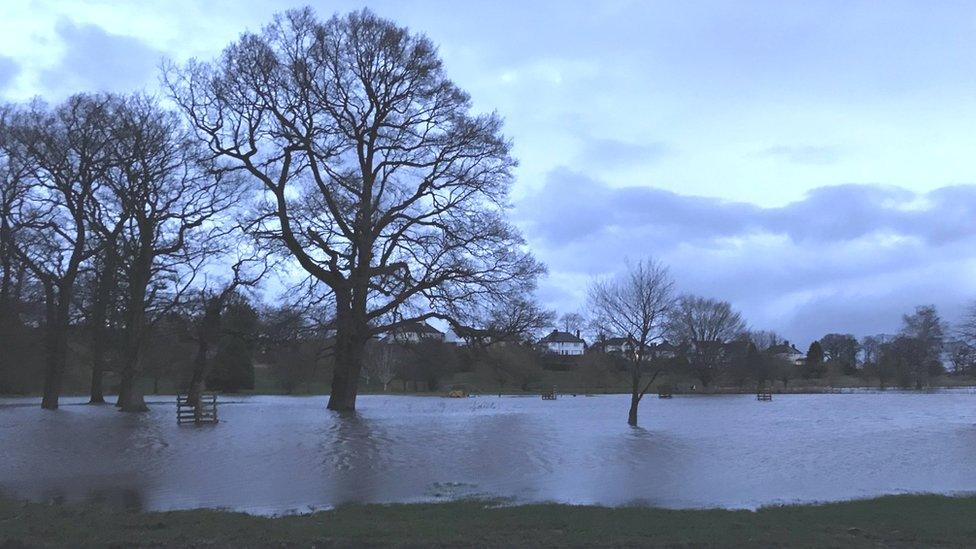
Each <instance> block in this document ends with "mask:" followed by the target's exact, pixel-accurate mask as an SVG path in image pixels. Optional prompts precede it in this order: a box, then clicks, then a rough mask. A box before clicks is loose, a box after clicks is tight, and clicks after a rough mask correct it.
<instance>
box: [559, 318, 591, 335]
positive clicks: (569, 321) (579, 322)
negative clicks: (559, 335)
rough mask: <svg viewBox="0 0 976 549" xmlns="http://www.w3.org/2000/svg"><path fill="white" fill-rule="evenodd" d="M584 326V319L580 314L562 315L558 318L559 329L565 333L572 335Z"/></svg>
mask: <svg viewBox="0 0 976 549" xmlns="http://www.w3.org/2000/svg"><path fill="white" fill-rule="evenodd" d="M584 325H586V318H584V317H583V315H581V314H580V313H564V314H563V315H562V316H560V317H559V327H560V328H562V329H563V331H565V332H569V333H574V332H576V331H577V330H582V329H583V327H584Z"/></svg>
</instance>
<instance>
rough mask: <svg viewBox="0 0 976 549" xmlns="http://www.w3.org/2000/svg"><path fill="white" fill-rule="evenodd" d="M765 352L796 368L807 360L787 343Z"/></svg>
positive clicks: (794, 347) (800, 352)
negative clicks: (786, 361)
mask: <svg viewBox="0 0 976 549" xmlns="http://www.w3.org/2000/svg"><path fill="white" fill-rule="evenodd" d="M766 352H767V353H769V354H771V355H773V356H775V357H777V358H782V359H783V360H788V361H790V362H791V363H792V364H795V365H797V366H802V365H803V363H804V362H806V360H807V356H806V355H805V354H803V352H802V351H800V350H799V349H797V348H796V346H795V345H793V344H791V343H790V342H789V341H784V342H783V343H779V344H776V345H773V346H771V347H769V348H768V349H766Z"/></svg>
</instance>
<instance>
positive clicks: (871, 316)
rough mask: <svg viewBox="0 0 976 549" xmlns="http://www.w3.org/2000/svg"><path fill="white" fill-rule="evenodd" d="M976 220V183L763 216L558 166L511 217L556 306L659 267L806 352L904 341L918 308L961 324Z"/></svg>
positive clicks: (835, 197)
mask: <svg viewBox="0 0 976 549" xmlns="http://www.w3.org/2000/svg"><path fill="white" fill-rule="evenodd" d="M974 211H976V185H961V186H954V187H943V188H940V189H936V190H933V191H930V192H925V193H917V192H912V191H908V190H905V189H902V188H899V187H892V186H880V185H838V186H829V187H821V188H817V189H814V190H813V191H811V192H809V193H808V194H807V195H806V196H805V197H804V198H803V199H801V200H798V201H796V202H793V203H789V204H785V205H782V206H778V207H760V206H757V205H754V204H750V203H746V202H734V201H723V200H719V199H715V198H708V197H700V196H689V195H682V194H678V193H675V192H671V191H666V190H662V189H655V188H650V187H623V188H613V187H610V186H608V185H607V184H605V183H603V182H601V181H598V180H594V179H592V178H589V177H587V176H585V175H582V174H579V173H576V172H571V171H568V170H565V169H560V170H555V171H553V172H552V173H550V174H549V177H548V179H547V181H546V183H545V185H544V186H543V187H542V188H541V189H540V190H539V191H538V192H537V193H535V194H532V195H529V196H527V197H525V198H524V199H523V200H522V201H520V202H519V203H518V204H517V207H516V212H515V216H516V219H517V221H518V223H519V224H520V225H521V226H522V227H523V228H524V230H525V232H526V236H527V238H528V240H529V242H530V244H531V246H532V247H533V250H535V251H536V253H537V254H538V255H539V257H540V258H541V259H542V260H543V261H545V262H546V263H547V264H548V265H549V269H550V272H551V273H553V275H552V276H551V277H550V278H549V279H548V280H547V281H545V282H544V283H543V289H544V292H543V293H542V295H546V296H551V297H552V298H553V300H554V301H553V303H550V305H551V306H556V307H558V308H560V309H566V310H572V309H574V308H576V307H579V306H580V305H581V304H582V300H583V298H584V294H585V286H586V283H587V281H588V280H589V278H590V277H591V276H594V275H600V274H604V273H608V272H612V271H615V270H617V269H619V268H621V266H622V264H623V258H624V257H631V258H637V257H645V256H653V257H656V258H658V259H660V260H662V261H664V262H665V263H667V264H668V265H670V267H671V269H672V271H673V273H674V275H675V278H676V280H677V282H678V285H679V287H680V288H681V289H682V291H689V292H694V293H700V294H704V295H708V296H711V297H718V298H722V299H727V300H730V301H731V302H732V303H733V304H734V305H735V306H736V307H739V308H740V309H741V310H743V312H744V313H745V314H746V316H747V318H749V319H750V320H751V322H752V323H753V324H754V325H755V326H757V327H760V328H770V329H775V330H779V331H782V332H783V333H784V334H785V335H787V336H788V337H790V338H791V339H796V340H799V341H806V342H809V341H810V340H812V339H814V338H818V337H820V336H821V335H823V334H824V333H827V332H828V331H841V330H842V331H851V332H853V333H856V334H859V335H865V334H870V333H877V332H891V331H895V330H896V329H897V327H898V322H899V321H900V313H902V312H905V311H909V310H911V308H912V307H913V306H914V305H917V304H920V303H930V302H931V303H935V304H937V305H938V306H940V308H942V309H943V311H944V312H945V313H946V315H947V316H950V317H951V315H953V314H956V313H958V311H959V309H960V305H961V304H963V303H965V302H967V301H969V300H971V299H973V298H974V297H976V281H974V280H972V278H973V277H972V276H971V273H972V272H973V269H974V267H976V223H974V222H973V220H972V212H974ZM546 285H554V286H558V287H559V288H558V289H547V288H545V286H546Z"/></svg>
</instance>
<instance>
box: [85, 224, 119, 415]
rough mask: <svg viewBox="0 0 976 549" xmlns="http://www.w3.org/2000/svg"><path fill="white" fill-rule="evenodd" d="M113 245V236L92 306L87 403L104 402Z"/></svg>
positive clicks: (115, 261)
mask: <svg viewBox="0 0 976 549" xmlns="http://www.w3.org/2000/svg"><path fill="white" fill-rule="evenodd" d="M115 246H116V241H115V239H114V238H112V239H110V240H109V241H108V242H107V243H106V244H105V264H104V265H103V266H102V273H101V276H100V277H99V279H98V286H97V288H96V294H95V295H96V297H95V303H94V304H93V307H92V308H93V310H92V322H91V324H92V340H91V347H92V352H91V355H92V377H91V389H90V391H89V394H90V398H89V400H88V403H89V404H105V392H104V391H105V390H104V381H103V380H104V372H105V348H106V340H107V333H106V332H107V330H106V327H105V323H106V321H107V320H108V307H109V302H110V300H111V297H112V291H113V290H114V289H115V269H116V268H117V266H118V261H117V255H116V252H115Z"/></svg>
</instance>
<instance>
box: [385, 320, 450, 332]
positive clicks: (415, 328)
mask: <svg viewBox="0 0 976 549" xmlns="http://www.w3.org/2000/svg"><path fill="white" fill-rule="evenodd" d="M393 331H394V332H396V333H398V334H411V333H413V334H429V335H438V334H443V333H444V332H442V331H440V330H438V329H437V328H435V327H433V326H431V325H430V324H427V323H426V322H412V323H410V324H405V325H403V326H401V327H399V328H397V329H395V330H393Z"/></svg>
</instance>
